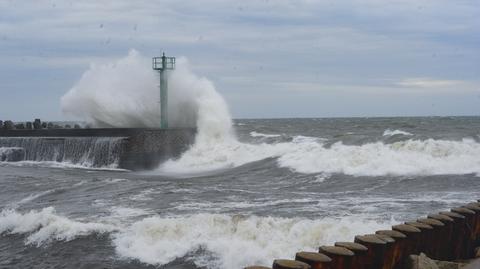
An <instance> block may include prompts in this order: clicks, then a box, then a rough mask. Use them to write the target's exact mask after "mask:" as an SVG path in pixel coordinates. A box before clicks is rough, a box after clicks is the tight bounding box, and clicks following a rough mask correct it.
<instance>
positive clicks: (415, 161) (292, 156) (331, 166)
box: [278, 139, 480, 176]
mask: <svg viewBox="0 0 480 269" xmlns="http://www.w3.org/2000/svg"><path fill="white" fill-rule="evenodd" d="M278 164H279V165H280V166H282V167H288V168H291V169H293V170H295V171H297V172H300V173H344V174H348V175H354V176H382V175H439V174H469V173H475V174H478V173H480V144H479V143H477V142H475V141H474V140H471V139H464V140H462V141H448V140H433V139H427V140H407V141H400V142H395V143H392V144H384V143H382V142H377V143H368V144H363V145H359V146H354V145H344V144H342V143H340V142H338V143H335V144H333V145H332V146H331V147H329V148H326V147H324V146H322V145H320V144H315V143H307V144H298V145H297V146H296V147H294V148H293V147H292V148H291V150H290V151H289V152H288V153H286V154H284V155H282V156H281V157H280V158H279V159H278Z"/></svg>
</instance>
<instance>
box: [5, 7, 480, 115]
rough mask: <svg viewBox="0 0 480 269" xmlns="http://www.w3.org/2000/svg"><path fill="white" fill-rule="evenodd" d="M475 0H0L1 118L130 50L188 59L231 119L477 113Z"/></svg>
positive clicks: (47, 109)
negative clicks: (218, 95) (221, 99)
mask: <svg viewBox="0 0 480 269" xmlns="http://www.w3.org/2000/svg"><path fill="white" fill-rule="evenodd" d="M479 17H480V2H479V1H478V0H472V1H463V0H456V1H446V0H431V1H426V0H395V1H387V0H365V1H357V0H351V1H342V0H331V1H312V0H263V1H253V0H245V1H220V0H205V1H201V0H197V1H193V0H192V1H178V0H165V1H153V0H136V1H131V0H103V1H102V0H83V1H52V0H50V1H43V0H37V1H13V0H0V119H3V120H5V119H13V120H17V121H20V120H31V119H33V118H37V117H40V118H42V119H46V120H67V119H71V117H70V116H68V115H63V114H62V112H61V109H60V97H61V96H62V95H63V94H65V93H66V92H67V91H68V90H69V89H70V88H71V87H72V86H73V85H74V84H75V83H76V82H77V81H78V80H79V79H80V77H81V76H82V74H83V73H84V72H85V71H86V70H87V69H88V68H89V66H90V64H91V63H107V62H110V61H113V60H115V59H118V58H122V57H125V56H126V55H127V54H128V51H129V50H130V49H136V50H137V51H139V52H140V53H141V54H143V55H144V56H147V57H153V56H158V55H160V53H161V52H162V51H165V52H166V53H167V55H168V56H176V57H180V56H184V57H186V58H188V60H189V61H190V63H191V66H192V68H193V69H194V71H195V73H197V74H198V75H201V76H205V77H207V78H208V79H210V80H211V81H212V82H213V83H214V84H215V86H216V89H217V90H218V91H219V92H220V93H221V94H222V95H223V96H224V98H225V99H226V100H227V102H228V104H229V107H230V110H231V112H232V114H233V116H234V118H282V117H374V116H454V115H480V19H479Z"/></svg>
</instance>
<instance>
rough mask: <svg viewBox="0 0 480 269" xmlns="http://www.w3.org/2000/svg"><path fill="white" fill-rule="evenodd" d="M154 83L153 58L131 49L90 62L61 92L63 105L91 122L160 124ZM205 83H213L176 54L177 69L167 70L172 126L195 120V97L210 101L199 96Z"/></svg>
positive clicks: (145, 125) (190, 124)
mask: <svg viewBox="0 0 480 269" xmlns="http://www.w3.org/2000/svg"><path fill="white" fill-rule="evenodd" d="M158 84H159V75H158V74H157V73H156V72H155V71H153V70H152V69H151V59H150V58H146V57H143V56H142V55H140V53H138V52H137V51H136V50H131V51H130V52H129V54H128V56H127V57H124V58H122V59H119V60H117V61H115V62H114V63H109V64H92V65H91V66H90V68H89V69H88V70H87V71H86V72H85V73H84V74H83V75H82V77H81V78H80V80H79V81H78V82H77V83H76V84H75V85H74V86H73V87H72V88H71V89H70V90H69V91H68V92H67V93H66V94H65V95H64V96H63V97H62V99H61V106H62V110H63V111H64V112H65V113H67V114H71V115H74V116H77V117H80V118H82V119H84V120H86V121H87V122H88V123H89V124H91V125H93V126H100V127H111V126H113V127H158V126H159V125H160V107H159V98H160V97H159V89H158ZM208 88H212V86H211V83H210V82H209V81H208V80H206V79H203V78H199V77H197V76H195V75H193V73H192V72H191V71H190V70H189V67H188V63H187V60H186V59H185V58H178V59H177V62H176V70H174V71H172V72H170V73H169V96H168V102H169V106H168V117H169V123H170V126H171V127H181V126H190V127H193V126H194V125H195V122H196V116H197V112H198V110H199V108H198V102H199V101H202V102H203V101H204V102H207V103H208V102H209V100H208V99H205V98H203V94H204V92H205V91H208ZM204 90H205V91H204ZM112 96H115V98H112ZM203 109H205V108H203Z"/></svg>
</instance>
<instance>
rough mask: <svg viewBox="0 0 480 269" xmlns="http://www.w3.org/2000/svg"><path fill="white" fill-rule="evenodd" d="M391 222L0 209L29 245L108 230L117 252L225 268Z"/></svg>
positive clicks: (0, 229) (1, 225) (3, 222)
mask: <svg viewBox="0 0 480 269" xmlns="http://www.w3.org/2000/svg"><path fill="white" fill-rule="evenodd" d="M122 220H124V219H123V218H122ZM392 223H393V220H392V221H387V222H383V223H382V222H377V221H373V220H368V219H366V218H361V217H353V216H351V217H343V218H339V219H334V218H324V219H318V220H310V219H306V218H280V217H259V216H249V217H245V216H240V215H234V216H229V215H223V214H195V215H192V216H178V217H161V216H151V217H146V218H143V219H140V220H137V221H135V222H133V223H132V224H126V223H118V219H117V218H116V217H115V216H109V217H105V218H104V219H102V220H101V222H97V221H96V222H88V221H86V220H82V221H79V220H74V219H70V218H67V217H65V216H61V215H59V214H58V213H56V212H55V209H54V208H52V207H47V208H44V209H42V210H31V211H28V212H24V213H21V212H18V211H15V210H13V209H6V210H3V211H1V212H0V234H2V235H3V236H5V235H8V234H18V235H24V236H25V237H26V239H25V244H28V245H35V246H44V245H47V244H55V243H56V241H70V240H74V239H76V238H81V237H85V236H89V235H94V234H97V235H98V234H109V235H110V237H111V239H112V242H113V245H114V246H115V250H116V252H117V254H119V255H120V256H121V257H124V258H127V259H132V258H133V259H138V260H139V261H141V262H144V263H148V264H154V265H165V264H168V263H170V262H173V261H174V260H175V259H180V258H187V259H190V260H192V261H193V262H194V263H195V264H196V265H197V267H206V268H226V269H234V268H243V267H245V266H248V265H252V264H263V265H269V264H270V263H271V261H272V260H273V259H275V258H282V257H283V258H288V256H285V255H291V254H292V253H295V252H297V251H300V250H311V251H314V250H316V249H318V247H319V246H320V245H321V244H332V243H333V242H335V241H336V240H345V241H347V240H351V239H352V238H353V237H354V236H355V235H357V234H365V233H368V232H371V231H374V230H378V229H385V228H386V227H388V226H390V225H392ZM192 254H193V255H192Z"/></svg>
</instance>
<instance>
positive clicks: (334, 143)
mask: <svg viewBox="0 0 480 269" xmlns="http://www.w3.org/2000/svg"><path fill="white" fill-rule="evenodd" d="M479 126H480V119H479V118H396V119H387V118H385V119H303V120H242V121H239V122H237V124H236V128H237V136H238V141H236V142H235V143H234V144H230V145H228V144H227V145H218V147H217V148H215V149H216V151H211V150H210V149H202V148H197V149H196V151H194V152H191V155H190V156H184V158H183V159H180V160H176V161H172V162H170V163H167V164H166V165H165V166H163V167H159V169H158V170H155V171H150V172H148V173H144V172H140V173H135V172H129V171H116V170H96V169H88V168H82V167H78V166H72V165H68V164H61V163H23V164H22V163H17V164H13V165H12V164H6V163H1V164H0V187H1V188H0V203H1V205H2V208H1V212H0V233H1V237H0V249H2V251H1V252H0V265H1V266H4V267H7V268H28V267H33V266H34V267H35V268H49V267H52V266H60V267H64V268H82V267H83V268H103V267H108V268H132V267H135V268H150V267H152V268H154V267H156V266H166V267H167V268H241V267H243V266H246V265H251V264H264V265H269V264H270V263H271V262H272V260H273V259H274V258H291V257H293V255H294V254H295V252H296V251H298V250H315V249H316V248H317V247H318V246H320V245H323V244H332V243H333V242H335V241H340V240H342V241H345V240H352V239H353V236H354V235H357V234H364V233H371V232H374V231H375V230H378V229H384V228H388V227H389V226H391V225H392V224H395V223H397V222H403V221H406V220H412V219H415V218H418V217H420V216H423V215H426V214H427V213H430V212H434V211H439V210H444V209H447V208H449V207H452V206H456V205H458V204H461V203H463V202H467V201H470V200H474V199H478V193H480V183H479V177H478V176H477V174H478V171H480V170H479V169H478V168H479V167H480V166H479V165H478V160H479V159H480V158H478V155H477V154H478V152H479V151H478V143H479V142H478V137H477V138H475V136H477V135H478V134H480V131H479V130H480V128H479ZM387 130H389V132H386V131H387ZM395 130H398V131H395ZM386 133H388V135H387V134H386ZM406 133H408V135H407V134H406ZM202 150H204V151H202ZM194 157H195V158H196V159H195V158H194ZM211 167H214V168H217V169H218V170H216V171H211V169H206V168H211ZM167 168H168V169H167ZM205 171H207V172H205ZM182 172H183V173H182Z"/></svg>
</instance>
